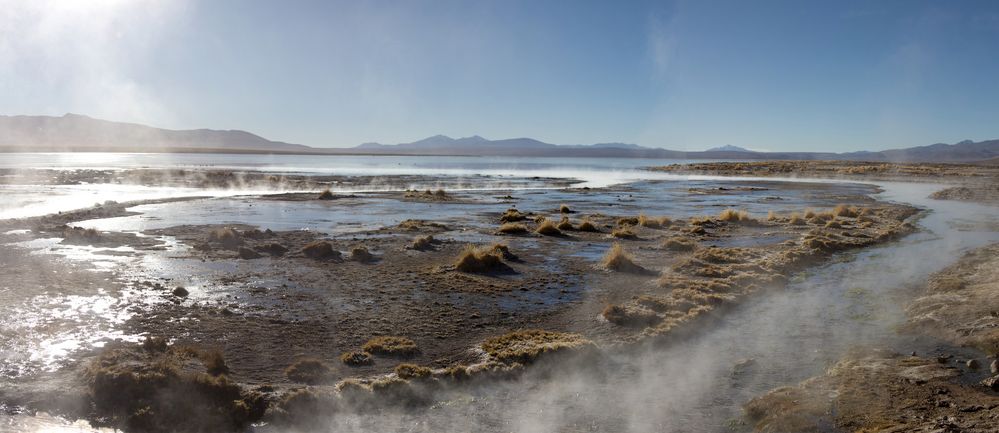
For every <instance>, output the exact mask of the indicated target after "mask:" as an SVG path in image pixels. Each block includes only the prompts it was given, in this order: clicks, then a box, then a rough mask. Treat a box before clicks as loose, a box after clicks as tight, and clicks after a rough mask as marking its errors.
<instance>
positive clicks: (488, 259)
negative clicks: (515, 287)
mask: <svg viewBox="0 0 999 433" xmlns="http://www.w3.org/2000/svg"><path fill="white" fill-rule="evenodd" d="M454 268H455V269H457V270H459V271H461V272H470V273H473V274H487V273H491V272H499V271H508V270H509V267H508V266H507V265H506V264H505V263H503V254H502V251H500V252H497V251H496V249H495V248H490V247H487V248H476V247H474V246H472V245H468V246H466V247H465V249H464V250H462V252H461V254H460V255H459V256H458V260H457V261H455V262H454Z"/></svg>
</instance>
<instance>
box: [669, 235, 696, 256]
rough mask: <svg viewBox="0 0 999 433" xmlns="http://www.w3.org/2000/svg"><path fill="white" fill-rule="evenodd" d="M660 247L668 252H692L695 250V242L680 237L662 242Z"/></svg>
mask: <svg viewBox="0 0 999 433" xmlns="http://www.w3.org/2000/svg"><path fill="white" fill-rule="evenodd" d="M662 246H663V248H665V249H667V250H670V251H683V252H686V251H694V250H695V249H696V248H697V241H695V240H693V239H689V238H685V237H681V236H674V237H671V238H668V239H666V240H664V241H663V244H662Z"/></svg>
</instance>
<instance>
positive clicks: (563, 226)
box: [555, 217, 576, 231]
mask: <svg viewBox="0 0 999 433" xmlns="http://www.w3.org/2000/svg"><path fill="white" fill-rule="evenodd" d="M555 228H557V229H559V230H562V231H571V230H575V229H576V228H575V227H573V226H572V223H571V222H569V217H562V220H561V221H559V222H558V225H557V226H555Z"/></svg>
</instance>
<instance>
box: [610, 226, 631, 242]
mask: <svg viewBox="0 0 999 433" xmlns="http://www.w3.org/2000/svg"><path fill="white" fill-rule="evenodd" d="M611 236H613V237H615V238H618V239H638V235H636V234H635V232H633V231H631V230H628V229H627V228H623V227H622V228H617V229H614V231H612V232H611Z"/></svg>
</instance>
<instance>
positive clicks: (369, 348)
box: [361, 336, 420, 356]
mask: <svg viewBox="0 0 999 433" xmlns="http://www.w3.org/2000/svg"><path fill="white" fill-rule="evenodd" d="M361 350H363V351H365V352H368V353H370V354H373V355H384V356H414V355H416V354H418V353H420V349H419V347H417V346H416V343H415V342H414V341H413V340H410V339H408V338H406V337H395V336H381V337H375V338H372V339H370V340H368V342H367V343H364V346H361Z"/></svg>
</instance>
